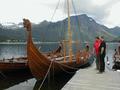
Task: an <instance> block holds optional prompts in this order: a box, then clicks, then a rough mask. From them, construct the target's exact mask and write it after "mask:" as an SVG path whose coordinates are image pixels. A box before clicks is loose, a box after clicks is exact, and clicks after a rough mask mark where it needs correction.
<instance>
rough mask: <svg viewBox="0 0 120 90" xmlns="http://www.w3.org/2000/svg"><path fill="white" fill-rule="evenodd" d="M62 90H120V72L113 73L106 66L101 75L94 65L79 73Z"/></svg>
mask: <svg viewBox="0 0 120 90" xmlns="http://www.w3.org/2000/svg"><path fill="white" fill-rule="evenodd" d="M62 90H120V72H117V71H111V70H109V69H108V68H107V65H106V69H105V72H104V73H101V74H100V73H98V70H96V69H95V64H93V65H92V66H91V67H89V68H85V69H80V70H79V71H77V72H76V74H75V75H74V76H73V77H72V78H71V79H70V80H69V82H68V83H67V84H66V85H65V86H64V87H63V88H62Z"/></svg>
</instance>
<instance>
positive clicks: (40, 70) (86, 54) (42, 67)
mask: <svg viewBox="0 0 120 90" xmlns="http://www.w3.org/2000/svg"><path fill="white" fill-rule="evenodd" d="M67 4H68V5H67V6H68V38H69V39H68V40H63V42H62V43H63V47H61V46H59V47H58V48H57V49H56V50H54V51H52V52H49V54H48V53H42V52H41V51H40V50H38V49H37V48H36V46H35V44H34V42H33V40H32V31H31V30H32V25H31V22H30V21H29V20H28V19H23V25H24V28H26V30H27V33H28V39H27V58H28V65H29V68H30V70H31V72H32V74H33V76H34V77H35V78H36V79H43V78H44V77H45V76H46V74H47V73H48V72H50V71H51V69H52V70H53V71H54V74H59V73H63V74H64V73H66V72H75V71H77V70H78V69H79V68H80V67H83V66H86V65H90V64H92V62H93V56H92V54H91V52H90V51H89V46H86V49H84V50H82V51H81V50H78V51H77V53H76V54H74V53H73V51H72V50H73V48H72V43H73V41H72V32H71V26H70V14H69V9H70V7H69V0H67ZM66 44H67V45H68V47H69V50H68V52H69V53H68V54H66V51H67V50H66V49H67V48H65V45H66ZM61 49H63V53H62V54H61Z"/></svg>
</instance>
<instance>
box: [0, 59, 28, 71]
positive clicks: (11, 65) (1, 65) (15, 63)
mask: <svg viewBox="0 0 120 90" xmlns="http://www.w3.org/2000/svg"><path fill="white" fill-rule="evenodd" d="M18 59H19V60H18ZM23 69H28V61H27V60H26V59H25V60H23V59H21V58H17V60H16V59H15V60H14V59H13V60H12V59H8V60H7V59H6V60H0V71H2V72H8V71H17V70H23Z"/></svg>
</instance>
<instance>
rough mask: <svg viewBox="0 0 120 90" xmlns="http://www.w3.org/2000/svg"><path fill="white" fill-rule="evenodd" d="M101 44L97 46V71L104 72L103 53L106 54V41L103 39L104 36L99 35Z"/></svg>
mask: <svg viewBox="0 0 120 90" xmlns="http://www.w3.org/2000/svg"><path fill="white" fill-rule="evenodd" d="M100 39H101V44H100V47H99V56H100V60H99V64H100V65H99V66H100V67H99V72H104V71H105V60H104V58H105V55H106V42H105V41H104V37H103V36H101V37H100Z"/></svg>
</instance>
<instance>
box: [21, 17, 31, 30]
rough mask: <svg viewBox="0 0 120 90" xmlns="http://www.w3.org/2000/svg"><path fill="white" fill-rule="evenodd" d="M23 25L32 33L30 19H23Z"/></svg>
mask: <svg viewBox="0 0 120 90" xmlns="http://www.w3.org/2000/svg"><path fill="white" fill-rule="evenodd" d="M23 25H24V28H26V30H27V31H31V28H32V27H31V22H30V21H29V20H28V19H25V18H23Z"/></svg>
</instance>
